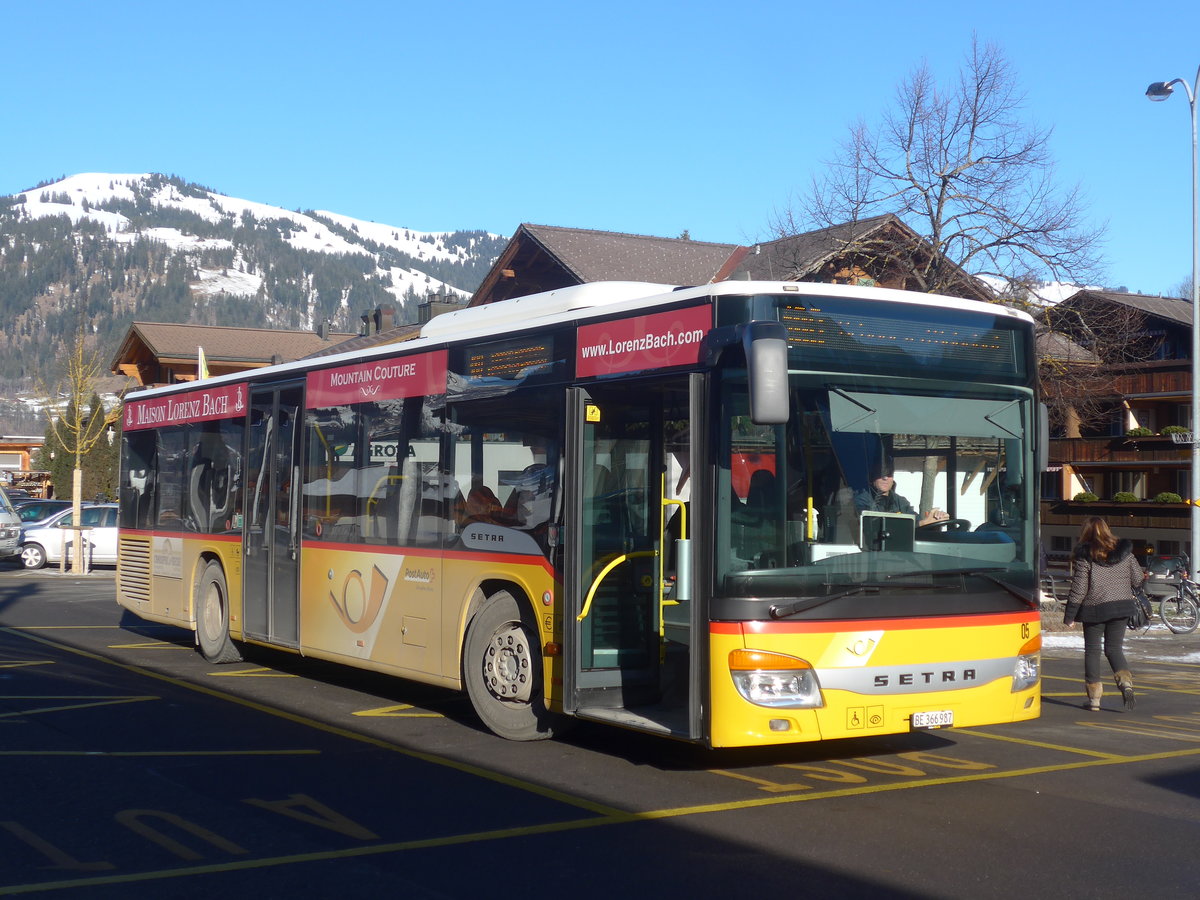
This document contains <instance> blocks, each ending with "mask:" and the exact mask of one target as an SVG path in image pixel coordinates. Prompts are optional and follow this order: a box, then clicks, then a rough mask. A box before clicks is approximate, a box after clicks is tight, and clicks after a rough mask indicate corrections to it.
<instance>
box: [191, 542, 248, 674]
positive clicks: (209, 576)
mask: <svg viewBox="0 0 1200 900" xmlns="http://www.w3.org/2000/svg"><path fill="white" fill-rule="evenodd" d="M196 643H197V645H198V646H199V647H200V653H201V655H202V656H203V657H204V658H205V659H206V660H208V661H209V662H210V663H229V662H237V661H238V660H240V659H241V658H242V655H241V654H240V653H238V651H237V648H236V647H235V646H234V645H233V641H231V640H230V639H229V590H228V588H227V586H226V584H225V572H224V571H223V570H222V569H221V565H220V563H218V562H215V561H213V562H209V564H208V565H206V566H205V567H204V572H203V574H201V576H200V580H199V582H198V583H197V584H196Z"/></svg>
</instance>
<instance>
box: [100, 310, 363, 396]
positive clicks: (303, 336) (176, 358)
mask: <svg viewBox="0 0 1200 900" xmlns="http://www.w3.org/2000/svg"><path fill="white" fill-rule="evenodd" d="M352 337H355V335H353V334H345V333H337V332H329V331H324V332H321V331H276V330H274V329H270V328H225V327H222V326H219V325H169V324H165V323H161V322H134V323H133V324H132V325H130V326H129V331H128V332H127V333H126V334H125V339H124V340H123V341H122V342H121V346H120V348H119V349H118V350H117V354H116V356H115V357H114V358H113V361H112V367H111V368H112V371H113V372H117V373H120V374H123V375H128V376H129V377H130V378H132V379H133V380H134V381H136V382H137V384H138V385H139V386H141V387H156V386H159V385H165V384H175V383H177V382H181V381H194V380H196V377H197V371H198V369H199V365H200V351H201V349H203V351H204V357H205V360H206V362H207V365H208V374H209V375H210V376H215V375H226V374H228V373H230V372H243V371H245V370H247V369H261V368H262V367H264V366H269V365H272V364H274V363H280V362H291V361H292V360H296V359H300V358H301V357H304V356H309V355H311V354H314V353H316V352H318V351H320V350H322V349H324V348H328V347H332V346H336V345H337V344H340V343H341V342H342V341H345V340H348V339H349V338H352Z"/></svg>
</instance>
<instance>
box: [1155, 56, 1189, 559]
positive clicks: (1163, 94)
mask: <svg viewBox="0 0 1200 900" xmlns="http://www.w3.org/2000/svg"><path fill="white" fill-rule="evenodd" d="M1177 84H1178V85H1182V86H1183V90H1184V92H1185V93H1186V94H1187V98H1188V106H1190V107H1191V109H1192V479H1191V493H1190V496H1189V498H1188V499H1189V500H1190V502H1191V503H1192V547H1191V552H1190V553H1189V554H1188V559H1189V563H1188V569H1189V570H1190V573H1191V575H1192V576H1193V577H1195V575H1196V569H1195V568H1194V567H1193V566H1192V565H1191V562H1190V560H1191V559H1192V558H1194V557H1195V556H1196V555H1197V554H1200V440H1197V439H1198V438H1200V157H1197V155H1196V94H1197V93H1200V69H1197V70H1196V80H1195V82H1194V83H1193V84H1192V85H1191V86H1190V87H1189V86H1188V83H1187V82H1186V81H1184V80H1183V79H1182V78H1176V79H1174V80H1173V81H1156V82H1154V84H1152V85H1150V87H1148V88H1146V96H1147V97H1149V98H1150V99H1151V100H1166V99H1167V98H1168V97H1170V96H1171V93H1172V91H1173V89H1174V87H1175V85H1177Z"/></svg>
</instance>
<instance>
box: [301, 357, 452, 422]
mask: <svg viewBox="0 0 1200 900" xmlns="http://www.w3.org/2000/svg"><path fill="white" fill-rule="evenodd" d="M444 393H446V351H445V350H433V351H431V352H429V353H418V354H416V355H414V356H403V357H400V358H399V359H380V360H375V361H373V362H368V363H356V364H355V365H352V366H342V367H340V368H337V369H321V370H320V371H319V372H309V373H308V399H307V401H306V405H307V406H308V408H309V409H315V408H318V407H321V408H323V407H328V406H345V405H346V404H349V403H365V402H367V401H370V400H396V399H399V398H402V397H420V396H423V395H425V394H444Z"/></svg>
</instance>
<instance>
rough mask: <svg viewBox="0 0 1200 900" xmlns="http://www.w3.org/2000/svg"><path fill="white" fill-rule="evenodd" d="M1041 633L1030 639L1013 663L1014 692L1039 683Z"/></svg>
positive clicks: (1040, 671) (1040, 672)
mask: <svg viewBox="0 0 1200 900" xmlns="http://www.w3.org/2000/svg"><path fill="white" fill-rule="evenodd" d="M1041 654H1042V638H1041V635H1038V636H1037V637H1035V638H1033V639H1032V640H1030V641H1028V642H1027V643H1026V644H1025V646H1024V647H1022V648H1021V652H1020V653H1019V654H1018V655H1017V661H1016V663H1015V664H1014V665H1013V676H1012V692H1013V693H1014V694H1015V693H1017V691H1023V690H1026V689H1027V688H1031V687H1033V686H1034V685H1035V684H1037V683H1038V678H1040V677H1041V674H1042V656H1041Z"/></svg>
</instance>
